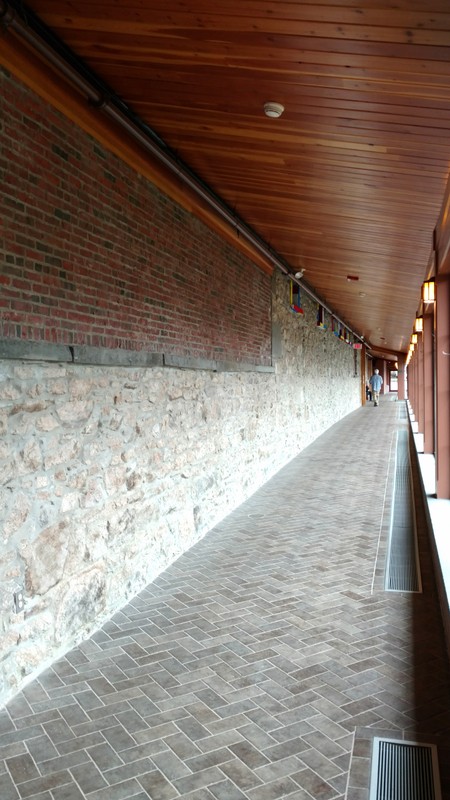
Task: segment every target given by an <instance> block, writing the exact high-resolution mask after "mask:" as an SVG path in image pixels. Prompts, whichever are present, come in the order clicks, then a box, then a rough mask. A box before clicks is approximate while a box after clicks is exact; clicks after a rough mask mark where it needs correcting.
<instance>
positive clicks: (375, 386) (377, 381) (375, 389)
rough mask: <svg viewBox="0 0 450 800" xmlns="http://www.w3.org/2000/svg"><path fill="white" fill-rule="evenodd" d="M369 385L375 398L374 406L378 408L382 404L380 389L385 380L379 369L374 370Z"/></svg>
mask: <svg viewBox="0 0 450 800" xmlns="http://www.w3.org/2000/svg"><path fill="white" fill-rule="evenodd" d="M369 383H370V385H371V387H372V397H373V404H374V406H377V405H378V403H379V402H380V389H381V387H382V385H383V378H382V377H381V375H380V371H379V370H378V369H375V370H374V373H373V375H372V377H371V378H370V380H369Z"/></svg>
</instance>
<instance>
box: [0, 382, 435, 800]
mask: <svg viewBox="0 0 450 800" xmlns="http://www.w3.org/2000/svg"><path fill="white" fill-rule="evenodd" d="M382 400H383V402H382V404H381V406H380V407H379V408H378V409H374V408H373V406H370V405H367V406H366V407H365V408H362V409H359V410H358V411H356V412H354V413H352V414H350V415H349V416H348V417H347V418H346V419H344V420H343V421H342V422H340V423H339V424H338V425H335V426H334V427H333V428H331V429H330V430H329V431H328V432H327V433H325V434H324V435H323V436H322V437H321V438H320V439H319V440H317V441H316V442H315V443H314V444H312V445H311V446H310V447H308V448H307V449H306V450H305V451H304V452H303V453H302V454H301V455H300V456H298V457H297V458H295V459H294V460H292V461H291V462H290V463H289V464H288V465H287V467H285V468H284V469H283V470H282V471H281V472H279V473H278V474H277V475H276V476H275V478H273V479H272V480H271V481H270V482H269V483H268V484H266V486H264V487H263V488H262V489H261V490H260V491H259V492H257V493H256V494H255V495H254V496H253V497H252V498H251V499H250V500H249V501H248V502H246V503H244V504H243V505H242V506H240V507H239V508H238V509H237V510H236V511H235V512H233V513H232V514H231V515H230V516H228V517H227V518H226V519H225V520H224V521H223V522H222V523H220V524H219V525H217V527H216V528H215V529H214V530H213V531H211V532H210V534H209V535H208V536H207V537H206V538H205V539H204V540H203V541H202V542H200V543H199V544H198V545H196V546H195V547H194V548H192V549H191V550H190V551H189V552H188V553H186V554H185V555H184V556H182V557H181V558H180V559H178V561H177V562H176V563H175V564H173V565H172V566H171V567H170V568H169V569H168V570H167V571H166V572H165V573H164V574H162V575H161V576H160V577H159V578H158V579H157V580H156V581H155V582H154V583H153V584H151V585H150V586H148V587H147V588H146V589H145V591H143V592H141V594H140V595H139V596H138V597H136V598H135V599H134V600H133V601H132V602H131V603H129V604H128V605H127V606H126V608H124V609H123V610H122V611H121V612H120V613H118V614H116V615H115V616H114V618H113V619H112V620H111V621H110V622H108V623H107V624H106V625H105V626H104V627H103V629H102V630H101V631H99V632H98V633H96V634H95V635H94V636H92V638H91V639H89V640H88V641H86V642H84V643H83V644H82V645H81V646H80V647H77V648H76V649H75V650H73V651H72V652H70V653H68V654H67V655H66V657H64V658H62V659H61V660H60V661H58V662H57V663H55V664H54V665H53V667H52V668H51V669H48V670H47V671H46V672H45V673H43V674H42V675H41V676H40V677H39V679H38V680H35V681H34V682H33V683H31V684H30V685H29V686H28V687H27V688H26V689H25V690H24V691H23V692H22V693H21V694H19V695H18V696H17V697H16V698H15V699H14V700H13V701H12V702H10V703H9V705H8V706H7V708H6V709H4V710H3V711H1V712H0V759H1V760H0V797H1V800H18V799H19V798H28V799H29V800H82V799H83V798H88V800H126V798H134V800H144V798H153V800H175V798H179V797H181V798H185V799H186V800H187V799H188V798H189V800H245V798H247V800H273V799H275V798H280V797H289V798H290V800H311V798H316V800H343V798H344V797H346V798H348V800H368V781H369V769H370V756H371V740H372V738H373V737H374V736H378V735H388V736H390V737H395V738H397V737H399V738H402V737H403V738H405V739H417V738H419V739H421V740H422V741H427V742H435V743H437V744H438V746H439V759H440V766H441V780H442V785H443V796H444V798H445V797H450V776H449V767H448V765H449V764H450V748H449V745H450V705H449V697H450V694H449V686H450V683H449V669H448V660H447V656H446V653H445V648H444V643H443V637H442V631H441V623H440V618H439V611H438V604H437V599H436V596H435V590H434V580H433V575H432V568H431V561H430V555H429V548H428V544H427V535H426V531H425V526H424V522H423V508H421V504H420V503H419V504H418V509H417V514H418V524H419V539H420V551H421V570H422V580H423V586H424V592H423V594H406V593H405V594H403V593H387V592H385V591H384V589H383V581H382V576H383V571H384V563H385V555H386V541H387V532H388V527H389V518H390V508H389V506H390V492H391V482H392V469H393V467H392V464H393V441H394V434H395V432H396V431H397V430H398V429H399V428H401V427H402V426H406V415H405V414H404V410H405V409H404V404H403V403H396V402H394V401H393V400H392V399H391V398H388V397H386V398H383V399H382ZM415 480H417V478H416V479H415Z"/></svg>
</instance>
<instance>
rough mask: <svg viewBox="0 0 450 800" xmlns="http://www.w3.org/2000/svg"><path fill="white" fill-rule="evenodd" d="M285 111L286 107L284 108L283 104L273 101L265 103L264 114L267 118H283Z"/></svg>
mask: <svg viewBox="0 0 450 800" xmlns="http://www.w3.org/2000/svg"><path fill="white" fill-rule="evenodd" d="M283 111H284V106H282V105H281V103H274V102H272V101H270V102H268V103H264V113H265V115H266V117H272V118H273V119H275V118H276V117H281V115H282V113H283Z"/></svg>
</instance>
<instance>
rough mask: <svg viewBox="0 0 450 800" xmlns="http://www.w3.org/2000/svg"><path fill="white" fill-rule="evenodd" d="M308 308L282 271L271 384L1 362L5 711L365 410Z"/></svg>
mask: <svg viewBox="0 0 450 800" xmlns="http://www.w3.org/2000/svg"><path fill="white" fill-rule="evenodd" d="M304 307H305V314H304V316H297V315H294V314H292V312H291V311H290V309H289V292H288V284H287V282H286V280H285V279H284V278H283V277H282V276H281V275H276V276H275V277H274V280H273V316H274V324H275V326H276V329H277V351H278V357H277V358H275V359H274V364H275V371H274V372H263V373H258V372H213V371H210V370H195V369H192V370H191V369H171V368H160V367H158V368H147V369H145V368H124V367H120V368H119V367H95V366H81V365H75V364H58V363H56V364H50V363H43V362H26V361H14V360H4V361H1V362H0V430H1V438H0V515H1V520H0V522H1V530H2V545H1V550H0V586H1V594H0V604H1V634H0V636H1V638H0V654H1V655H0V699H2V700H3V701H5V700H6V699H7V698H9V697H10V696H12V695H13V694H14V693H15V692H16V691H17V690H18V688H20V687H21V686H23V685H24V683H25V682H26V681H27V680H28V679H29V678H30V677H31V676H33V675H35V674H37V673H38V672H39V671H40V670H41V669H43V668H44V667H45V666H46V665H48V664H49V663H50V662H51V661H52V660H54V659H55V658H56V657H57V656H58V655H60V654H61V653H63V652H65V651H67V650H68V649H69V648H70V647H72V646H73V645H74V644H75V643H77V642H79V641H81V640H82V639H83V638H84V637H86V636H87V635H88V634H89V633H91V632H92V631H94V630H95V629H96V628H98V627H99V626H100V625H101V624H102V622H103V621H104V620H105V619H107V618H108V617H109V616H111V615H112V614H113V613H114V612H115V611H116V610H117V609H118V608H120V607H121V605H123V604H124V603H125V602H126V601H127V599H129V598H130V597H131V596H133V595H134V594H136V593H137V592H138V591H139V590H140V589H141V588H142V587H143V586H145V585H146V584H147V583H149V582H150V581H151V580H152V579H153V578H154V577H155V576H156V575H157V574H158V573H160V572H161V571H162V570H163V569H164V568H165V567H166V566H168V565H169V564H170V563H171V562H172V561H173V560H174V559H176V557H177V556H178V555H180V554H181V553H182V552H183V551H184V550H186V548H188V547H190V546H191V545H192V544H193V543H194V542H196V541H197V540H198V539H199V538H201V537H202V536H203V535H204V534H205V533H206V532H207V531H208V530H209V529H210V528H211V527H212V526H213V525H214V524H215V523H216V522H217V521H219V520H220V519H221V518H223V516H225V515H226V514H227V513H228V512H230V511H231V510H232V509H233V508H235V507H236V506H237V505H238V504H239V503H240V502H242V501H243V500H244V499H246V498H247V497H248V496H249V495H250V494H251V493H252V492H254V491H255V490H256V489H257V488H259V486H260V485H262V484H263V483H264V482H265V481H266V480H267V479H268V478H269V477H270V476H271V475H273V474H274V473H275V472H276V471H277V470H278V469H280V468H281V467H282V466H283V465H284V464H285V463H287V461H289V460H290V459H291V458H293V457H294V456H295V455H296V454H297V453H298V452H300V450H302V449H303V448H304V447H305V446H307V445H308V444H309V443H310V442H311V441H313V440H314V439H315V438H316V437H317V436H318V435H320V433H321V432H323V431H324V430H325V429H326V428H328V427H329V426H330V425H332V424H333V423H334V422H336V421H337V420H339V419H340V418H342V417H343V416H344V415H345V414H346V413H348V412H349V411H351V410H353V409H355V408H356V407H358V405H359V378H358V377H355V369H354V367H355V360H354V356H355V351H353V350H352V349H351V348H350V347H349V346H348V345H346V344H345V343H344V342H342V341H339V340H338V339H336V338H335V337H334V336H333V335H332V334H331V333H330V332H329V331H327V332H322V331H320V330H318V329H317V327H316V325H315V314H316V308H315V306H314V304H313V303H311V302H309V301H308V300H305V301H304ZM358 371H359V370H358ZM17 586H21V587H24V589H25V608H24V611H22V612H20V613H14V611H13V609H12V594H13V592H14V590H15V588H16V587H17Z"/></svg>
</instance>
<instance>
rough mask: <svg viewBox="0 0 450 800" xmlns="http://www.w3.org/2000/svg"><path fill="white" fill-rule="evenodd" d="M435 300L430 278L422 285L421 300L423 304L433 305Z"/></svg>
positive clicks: (432, 282)
mask: <svg viewBox="0 0 450 800" xmlns="http://www.w3.org/2000/svg"><path fill="white" fill-rule="evenodd" d="M435 299H436V297H435V292H434V278H430V279H429V280H428V281H425V283H423V284H422V300H423V302H424V303H434V301H435Z"/></svg>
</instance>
